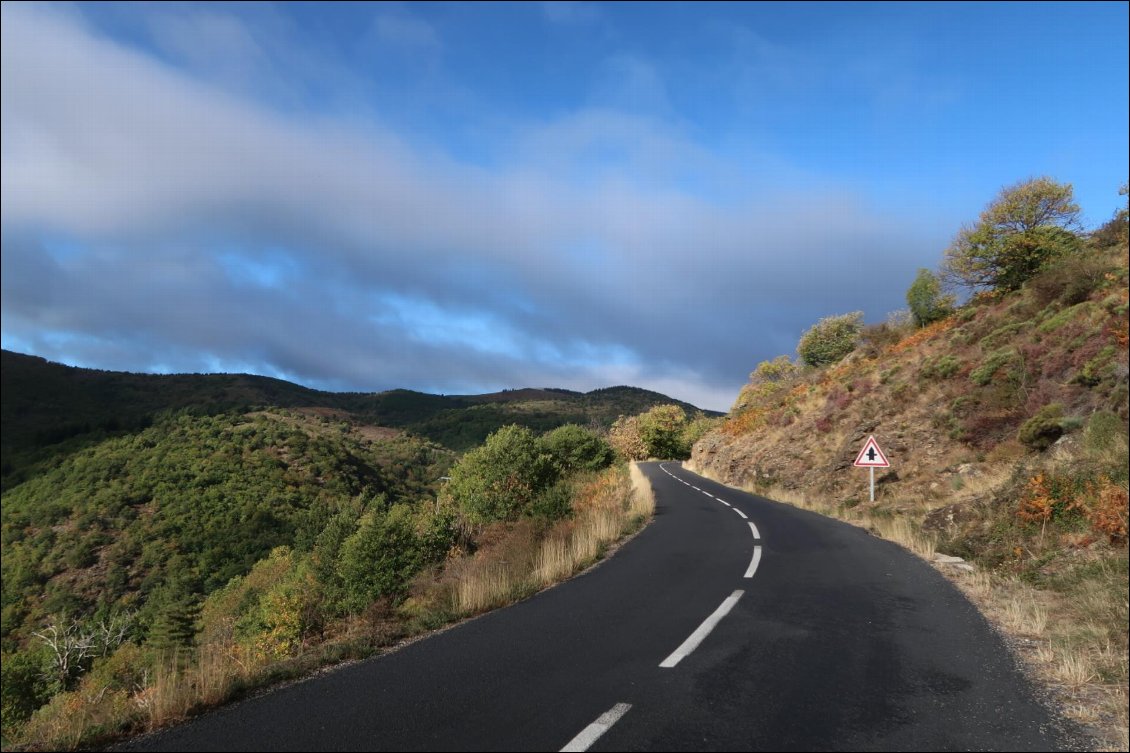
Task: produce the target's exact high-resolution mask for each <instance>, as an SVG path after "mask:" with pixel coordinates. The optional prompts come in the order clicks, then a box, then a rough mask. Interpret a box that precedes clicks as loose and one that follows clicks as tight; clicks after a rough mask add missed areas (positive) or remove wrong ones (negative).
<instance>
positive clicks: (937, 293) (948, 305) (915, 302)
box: [906, 269, 955, 327]
mask: <svg viewBox="0 0 1130 753" xmlns="http://www.w3.org/2000/svg"><path fill="white" fill-rule="evenodd" d="M954 302H955V299H954V297H953V296H952V295H945V294H943V293H942V283H941V281H940V280H939V279H938V276H937V275H935V274H934V273H933V272H931V271H930V270H928V269H919V270H918V276H917V277H915V278H914V282H912V283H911V284H910V288H909V289H908V290H907V291H906V303H907V305H909V306H910V313H911V315H912V316H913V317H914V323H915V324H917V325H918V326H919V327H925V326H926V325H927V324H932V323H933V322H936V321H939V320H941V319H945V318H946V317H947V316H949V315H950V314H952V313H953V309H954Z"/></svg>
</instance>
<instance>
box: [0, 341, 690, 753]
mask: <svg viewBox="0 0 1130 753" xmlns="http://www.w3.org/2000/svg"><path fill="white" fill-rule="evenodd" d="M2 408H3V415H2V418H3V425H2V429H3V430H2V434H3V451H4V457H3V463H4V492H3V505H2V512H0V523H2V536H3V538H2V545H3V559H2V568H3V588H2V604H0V605H2V625H0V648H2V649H3V672H4V675H3V685H2V713H3V734H4V739H5V744H6V745H7V744H9V743H11V742H12V741H17V742H18V744H20V745H29V746H32V747H39V748H49V749H54V748H57V747H60V746H62V747H72V746H75V745H85V744H90V743H91V742H92V741H95V740H98V739H101V738H102V737H104V736H107V735H109V736H113V735H115V734H121V733H123V732H128V731H130V730H136V729H143V728H147V727H151V726H155V725H161V724H166V723H169V722H170V721H175V720H176V719H179V718H183V716H184V715H185V714H188V713H192V712H193V711H195V710H197V709H200V708H205V707H207V706H209V705H213V704H215V703H218V702H222V701H223V700H225V699H227V698H230V697H232V696H233V695H237V694H238V693H240V692H241V691H242V689H244V688H249V687H255V686H257V685H260V684H263V683H266V682H271V681H272V680H275V679H278V678H279V677H284V676H297V675H300V674H302V673H303V672H306V671H309V670H310V669H312V668H315V667H317V666H319V665H320V664H324V663H327V662H333V661H338V660H340V659H342V658H346V657H349V656H364V655H367V654H369V653H371V652H372V651H374V650H379V649H380V647H382V646H385V645H387V644H388V643H390V642H392V641H395V640H397V639H398V638H399V637H401V636H404V635H409V634H413V633H416V632H419V631H422V630H426V629H430V628H434V627H437V626H439V625H442V624H444V623H445V622H447V621H449V620H452V619H458V618H460V617H461V616H464V615H467V614H474V613H477V612H479V611H482V610H483V609H486V608H491V607H494V606H499V605H502V604H505V603H509V602H510V601H512V600H514V599H516V598H521V597H522V596H524V595H528V594H529V593H532V592H533V591H536V590H537V589H538V588H542V587H544V586H546V585H548V584H550V583H553V582H555V581H556V580H560V579H561V578H565V577H568V576H569V575H570V574H571V573H573V572H574V571H575V570H576V569H577V568H580V567H584V566H586V565H587V564H589V563H591V562H592V561H594V560H595V559H596V558H599V557H600V556H601V555H602V552H603V551H604V548H605V547H606V546H607V545H608V544H609V543H610V542H611V541H612V540H614V539H615V538H617V537H619V536H620V535H622V534H623V533H624V532H626V531H630V530H634V529H635V528H637V527H638V526H639V525H640V524H641V523H642V522H643V521H644V520H645V519H646V517H647V515H648V514H649V513H648V508H647V507H646V505H645V504H644V502H645V501H646V500H644V499H642V498H640V497H638V495H635V494H633V492H632V488H633V487H632V484H630V483H629V482H628V474H627V471H626V469H625V468H624V466H623V465H620V466H616V467H609V466H610V464H611V463H612V462H613V459H614V453H613V449H612V446H611V445H610V444H609V442H608V441H607V439H606V438H605V436H604V435H605V434H606V431H605V428H606V427H608V426H610V425H611V424H613V423H614V422H615V421H616V420H617V419H618V418H619V417H620V415H621V413H637V412H641V411H646V410H647V409H649V408H650V409H652V410H653V412H654V411H657V410H660V409H662V411H666V412H668V413H672V415H674V414H678V418H679V420H680V425H682V423H685V421H686V420H687V418H693V417H695V416H701V413H700V412H698V411H697V410H694V409H693V407H692V406H686V408H683V407H680V406H679V405H676V404H674V403H673V401H670V400H669V399H667V398H665V397H664V396H662V395H658V394H657V393H653V392H648V391H646V390H641V389H637V388H631V387H613V388H608V389H603V390H595V391H593V392H590V393H587V394H582V393H576V392H570V391H567V390H549V389H547V390H534V389H526V390H513V391H505V392H501V393H495V394H490V395H477V396H453V397H445V396H436V395H426V394H422V393H415V392H410V391H406V390H395V391H392V392H386V393H379V394H356V393H352V394H337V393H326V392H317V391H314V390H309V389H307V388H304V387H300V386H298V385H293V384H289V383H287V382H283V381H280V380H275V379H266V378H262V377H254V376H247V375H173V376H152V375H140V374H122V373H115V372H100V371H92V370H87V369H76V368H71V367H66V366H61V365H58V364H52V363H48V362H46V361H43V360H42V359H37V358H32V357H29V356H22V355H19V354H16V353H11V352H7V351H5V352H4V354H3V403H2ZM688 413H689V414H690V416H688V415H687V414H688ZM664 415H666V414H664ZM698 420H699V425H701V422H702V421H704V420H705V419H702V418H699V419H698ZM429 437H438V438H441V439H443V440H444V441H445V442H446V443H447V446H444V445H443V444H441V443H439V442H436V441H433V440H432V439H430V438H429ZM484 440H485V442H484ZM688 446H689V445H688ZM453 448H457V449H459V450H467V452H466V453H465V454H464V455H463V456H462V457H460V455H459V453H458V452H457V451H456V449H453ZM500 574H501V579H500ZM205 676H207V678H208V679H204V678H205ZM76 709H77V710H78V711H76Z"/></svg>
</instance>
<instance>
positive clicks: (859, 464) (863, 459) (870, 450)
mask: <svg viewBox="0 0 1130 753" xmlns="http://www.w3.org/2000/svg"><path fill="white" fill-rule="evenodd" d="M852 465H854V466H855V467H856V468H870V469H871V501H872V502H874V501H875V469H876V468H890V467H891V464H890V461H888V460H887V456H886V455H884V454H883V451H882V450H880V449H879V443H878V442H876V441H875V437H874V436H870V437H868V438H867V441H866V442H865V443H864V444H863V449H862V450H860V451H859V454H858V455H856V456H855V462H854V463H852Z"/></svg>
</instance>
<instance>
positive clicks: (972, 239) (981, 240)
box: [943, 177, 1080, 290]
mask: <svg viewBox="0 0 1130 753" xmlns="http://www.w3.org/2000/svg"><path fill="white" fill-rule="evenodd" d="M1079 214H1080V209H1079V205H1078V204H1076V203H1075V199H1074V194H1073V192H1072V188H1071V184H1070V183H1066V184H1060V183H1056V182H1055V181H1053V180H1052V179H1051V178H1048V177H1039V178H1030V179H1028V180H1025V181H1021V182H1020V183H1017V184H1015V185H1013V186H1008V187H1006V188H1004V189H1002V190H1001V192H1000V194H999V195H998V196H997V198H995V199H994V200H993V201H992V202H990V203H989V205H988V206H987V207H985V209H984V211H982V212H981V216H980V219H979V220H978V221H977V222H976V223H975V224H972V225H966V226H965V227H963V228H962V229H961V230H960V231H959V232H958V234H957V237H956V238H954V240H953V242H952V243H951V244H950V247H949V248H947V249H946V251H945V259H944V261H943V270H944V274H945V277H946V279H947V280H949V281H950V282H953V283H955V284H958V285H962V286H964V287H967V288H970V289H978V288H991V289H994V290H1015V289H1016V288H1019V287H1020V286H1021V285H1023V284H1024V282H1025V281H1026V280H1028V279H1029V278H1031V277H1032V276H1033V275H1034V274H1036V272H1038V271H1039V270H1040V269H1041V268H1042V267H1043V266H1044V264H1045V263H1046V262H1047V261H1048V260H1049V259H1052V258H1054V257H1056V256H1059V255H1062V254H1064V253H1069V252H1071V251H1073V250H1075V249H1077V248H1078V247H1079V239H1078V237H1077V236H1076V235H1075V231H1076V230H1078V228H1079Z"/></svg>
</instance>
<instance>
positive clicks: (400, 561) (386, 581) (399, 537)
mask: <svg viewBox="0 0 1130 753" xmlns="http://www.w3.org/2000/svg"><path fill="white" fill-rule="evenodd" d="M422 564H423V557H422V556H421V551H420V546H419V541H418V540H417V538H416V527H415V521H414V518H413V513H412V508H410V507H408V506H407V505H393V507H392V508H391V509H389V511H388V512H387V513H386V512H382V511H380V510H373V511H370V512H369V513H367V514H366V515H365V516H364V517H363V518H362V519H361V525H360V526H359V527H358V528H357V531H356V532H355V533H354V534H353V535H352V536H350V537H349V538H348V539H346V541H345V543H344V544H342V546H341V554H340V556H339V558H338V572H339V573H340V575H341V580H342V584H343V586H344V589H345V606H346V608H347V609H348V610H349V611H350V612H353V613H359V612H361V611H362V610H363V609H365V608H366V607H368V606H369V605H370V604H372V603H373V602H374V601H376V600H377V599H380V598H381V597H382V596H388V597H392V598H394V599H395V598H399V597H400V596H402V595H403V594H404V591H405V589H406V588H407V585H408V579H409V578H411V577H412V576H413V575H415V574H416V572H417V571H418V570H419V569H420V566H421V565H422Z"/></svg>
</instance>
